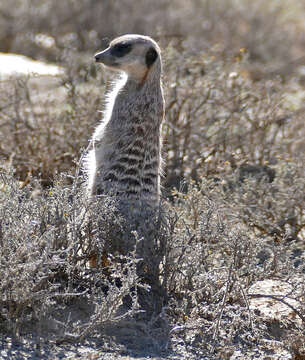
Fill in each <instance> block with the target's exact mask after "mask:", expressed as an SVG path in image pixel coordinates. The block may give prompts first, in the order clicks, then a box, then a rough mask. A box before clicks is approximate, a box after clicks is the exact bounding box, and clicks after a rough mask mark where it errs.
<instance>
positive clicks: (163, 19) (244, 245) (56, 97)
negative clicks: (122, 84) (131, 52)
mask: <svg viewBox="0 0 305 360" xmlns="http://www.w3.org/2000/svg"><path fill="white" fill-rule="evenodd" d="M39 4H43V5H44V6H42V5H39ZM39 4H38V3H37V4H36V3H35V2H31V4H30V5H29V4H28V5H29V6H25V2H24V4H23V2H19V1H15V5H16V6H15V7H13V6H8V3H6V2H3V4H1V6H0V29H1V34H6V35H5V40H6V42H5V43H4V42H2V41H0V44H1V46H2V47H3V48H2V49H0V50H2V51H14V52H22V53H25V54H27V55H31V56H35V57H40V58H44V59H47V60H52V61H55V60H56V61H58V62H60V64H61V65H62V66H64V67H65V69H66V72H65V75H63V76H61V77H58V78H57V79H48V78H30V79H25V78H18V79H16V78H12V79H8V80H5V81H4V80H2V81H1V82H0V87H1V98H0V160H1V169H0V171H1V172H0V253H1V254H0V278H1V281H0V293H1V297H0V305H1V306H0V330H1V332H2V333H3V334H9V335H12V336H14V337H15V338H16V339H17V340H18V339H19V340H20V339H22V338H27V337H29V335H31V336H32V337H33V338H34V340H35V342H36V343H37V344H39V343H42V342H43V340H44V339H52V340H53V341H54V342H57V343H63V342H64V343H66V342H70V343H77V342H80V341H85V340H86V339H89V338H90V339H97V340H99V341H103V339H106V338H107V339H108V340H109V339H111V340H109V341H111V342H112V344H118V343H120V344H121V346H123V347H124V348H125V349H129V350H130V351H134V349H135V348H137V349H139V348H141V346H142V348H143V347H145V348H146V349H148V348H149V349H150V350H149V351H151V352H150V353H149V354H152V353H159V354H160V353H162V351H163V352H167V354H170V352H171V351H172V350H175V351H176V353H179V351H180V350H181V349H182V348H183V349H186V350H185V351H187V352H188V354H189V356H193V358H206V359H219V358H224V359H226V358H228V359H229V358H231V357H232V356H233V355H234V356H235V357H234V358H238V356H241V357H240V358H245V357H247V356H248V357H250V356H252V355H253V354H256V356H258V357H259V356H263V355H265V354H266V353H268V354H271V355H272V354H281V353H283V354H284V353H285V354H286V353H287V354H288V355H287V357H286V358H287V359H288V358H289V356H290V358H294V359H301V358H302V356H303V355H302V354H303V352H304V351H303V350H304V349H303V347H302V345H303V342H302V339H303V338H304V330H303V328H304V319H305V313H304V308H305V303H304V301H305V300H304V299H305V288H304V283H305V282H304V277H305V255H304V254H305V246H304V241H305V195H304V188H305V180H304V175H305V171H304V161H303V158H304V136H305V131H304V126H303V123H304V106H303V103H304V74H303V75H302V66H300V65H302V63H301V59H302V56H301V54H302V50H304V35H302V34H304V32H302V31H301V30H302V28H301V20H298V19H302V17H301V16H300V15H299V17H298V14H304V8H302V5H301V4H299V2H295V1H290V2H289V4H290V6H291V10H290V11H291V12H287V11H286V9H285V6H284V5H285V4H286V3H284V2H282V1H277V2H275V1H270V2H268V5H266V4H265V2H262V1H259V2H255V4H254V3H253V2H250V1H228V2H226V4H227V6H226V7H224V6H223V1H220V0H219V1H208V0H202V1H200V6H199V8H198V6H197V5H198V4H197V3H196V2H195V1H194V2H191V4H190V7H189V8H188V11H185V10H186V9H185V5H183V3H182V2H180V1H178V0H177V1H176V10H175V11H173V9H172V7H171V6H170V4H169V2H167V1H160V7H159V9H160V10H158V11H151V15H150V16H146V17H145V21H142V22H141V21H138V22H137V21H134V20H136V19H138V18H139V17H140V16H143V14H144V13H145V14H149V13H150V10H151V7H150V5H147V4H146V3H145V4H146V5H145V4H144V3H143V4H141V5H140V6H139V8H137V9H136V12H135V13H133V12H132V11H133V10H134V7H133V5H132V4H131V2H130V1H127V0H126V1H123V2H121V3H120V11H121V10H122V9H124V16H126V18H125V20H124V21H123V20H122V21H121V25H120V26H121V28H120V31H119V32H120V33H124V32H141V33H146V34H149V35H152V36H155V37H156V38H157V39H158V40H159V41H160V42H161V44H163V54H164V58H165V69H164V85H165V90H166V104H167V109H166V123H165V124H164V127H163V134H164V145H163V153H164V159H165V164H164V178H163V187H164V190H163V194H164V199H163V202H162V206H161V208H160V209H159V210H158V212H157V213H154V214H152V213H151V212H149V211H147V210H146V209H142V210H143V211H140V212H139V213H137V215H136V216H133V215H132V216H130V217H125V218H124V217H122V216H121V215H119V213H118V211H117V204H116V203H115V202H114V201H113V200H112V199H107V198H103V199H99V201H93V202H88V201H87V200H86V197H85V195H84V189H83V186H82V184H83V182H84V181H85V179H84V178H83V174H82V171H81V168H80V167H79V165H80V163H79V159H80V157H81V155H82V153H83V152H84V151H85V149H86V147H87V144H88V139H89V137H90V134H91V133H92V131H93V128H94V126H95V125H96V123H97V122H98V121H99V119H100V117H101V114H100V113H99V111H100V110H102V107H103V95H104V93H105V91H107V89H106V85H105V84H106V80H107V79H105V75H104V73H103V71H102V69H100V68H98V69H97V68H96V67H95V65H94V64H92V61H91V58H92V54H93V53H94V51H95V50H97V49H98V48H99V47H100V41H102V40H105V38H111V37H113V35H117V34H118V30H117V28H113V24H114V21H113V19H115V18H116V17H117V14H118V11H119V9H118V8H117V6H118V5H117V4H116V2H113V3H111V4H112V5H111V4H108V5H106V3H105V2H99V1H93V0H88V1H85V2H81V3H80V2H79V3H75V2H73V1H72V2H71V1H67V2H63V3H62V4H61V5H60V6H59V8H58V7H57V5H58V4H57V5H56V9H55V8H54V6H55V5H54V4H55V3H54V2H52V1H43V2H39ZM89 8H90V9H91V11H90V12H89V11H88V9H89ZM9 9H10V10H9ZM68 9H69V11H68ZM86 9H87V10H86ZM92 9H93V10H94V11H93V10H92ZM37 11H38V13H39V14H40V16H39V18H37V17H36V15H35V14H36V13H37ZM159 11H161V13H160V12H159ZM99 12H100V13H107V14H109V16H107V22H106V23H103V25H101V24H100V21H99V20H100V16H98V17H97V18H95V17H96V16H97V14H98V13H99ZM131 13H133V15H132V16H131V15H130V14H131ZM20 14H22V15H23V18H24V21H23V22H22V24H21V25H20V26H22V27H23V28H22V29H23V30H25V29H28V31H26V32H25V31H23V32H17V31H13V30H12V29H14V27H13V28H12V29H11V28H10V27H9V26H8V21H7V19H17V18H18V17H19V16H20ZM77 14H78V15H79V14H82V16H81V17H79V16H78V17H77V16H76V15H77ZM92 14H93V15H92ZM181 14H183V16H182V15H181ZM54 15H56V16H54ZM292 15H293V16H294V20H295V21H294V23H292V20H291V19H292ZM47 16H48V17H50V21H45V19H46V17H47ZM53 16H54V17H53ZM55 18H56V19H55ZM75 18H78V19H79V21H78V22H75ZM156 19H160V23H159V24H160V25H159V26H160V28H159V30H158V32H157V33H155V28H156V26H155V23H156ZM190 19H191V20H190ZM34 20H35V21H34ZM55 20H56V21H57V22H54V21H55ZM29 24H31V27H29ZM62 24H65V25H64V26H63V25H62ZM80 29H82V31H80ZM38 35H40V37H39V36H38ZM42 35H43V36H42ZM47 39H49V40H48V41H49V43H48V44H50V46H49V47H46V43H47V42H46V40H47ZM88 51H90V55H88V54H87V52H88ZM90 56H91V57H90ZM88 219H89V220H88ZM122 244H128V246H129V247H128V248H127V246H125V245H124V246H123V245H122ZM122 248H123V249H122ZM264 280H277V281H281V283H283V284H286V285H287V288H288V289H289V291H287V293H283V294H281V296H280V295H274V294H273V293H269V294H268V293H267V294H266V293H264V294H257V293H256V294H255V293H252V292H251V291H250V289H251V288H252V286H253V285H254V284H256V283H257V282H259V281H264ZM255 297H256V298H268V299H272V300H273V301H274V302H275V303H276V302H278V303H281V304H286V306H287V307H288V308H289V309H290V310H291V313H289V316H287V317H286V318H285V319H283V318H281V319H280V320H279V319H277V318H274V319H270V318H265V317H264V315H263V313H262V312H261V311H260V310H259V309H255V308H253V306H252V301H253V299H254V298H255ZM292 300H293V301H294V302H291V301H292ZM124 329H125V332H124ZM126 329H127V330H126ZM131 329H132V330H131ZM143 339H145V340H143ZM143 351H144V350H143ZM283 358H285V357H284V355H283Z"/></svg>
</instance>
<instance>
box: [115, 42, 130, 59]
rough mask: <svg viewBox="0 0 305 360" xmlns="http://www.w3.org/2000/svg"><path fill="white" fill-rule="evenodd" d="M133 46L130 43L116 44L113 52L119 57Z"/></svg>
mask: <svg viewBox="0 0 305 360" xmlns="http://www.w3.org/2000/svg"><path fill="white" fill-rule="evenodd" d="M131 48H132V46H131V44H128V43H120V44H115V45H114V46H113V48H112V49H111V54H112V55H114V56H117V57H123V56H125V55H127V54H128V53H129V52H130V51H131Z"/></svg>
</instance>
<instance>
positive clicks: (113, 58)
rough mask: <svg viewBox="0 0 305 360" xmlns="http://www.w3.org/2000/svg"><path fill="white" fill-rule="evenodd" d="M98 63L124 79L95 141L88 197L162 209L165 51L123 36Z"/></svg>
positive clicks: (98, 56)
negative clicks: (160, 201) (143, 204)
mask: <svg viewBox="0 0 305 360" xmlns="http://www.w3.org/2000/svg"><path fill="white" fill-rule="evenodd" d="M95 59H96V62H97V63H101V64H103V65H104V66H105V67H106V69H111V70H114V71H116V72H119V75H120V76H119V77H118V78H117V80H116V82H115V85H114V87H113V89H112V91H111V92H110V93H109V95H108V98H107V103H106V107H105V111H104V116H103V120H102V122H101V123H100V124H99V125H98V126H97V128H96V130H95V132H94V134H93V137H92V140H91V143H92V149H91V150H90V152H89V154H88V157H87V172H88V192H89V196H94V195H102V194H109V195H113V196H115V197H116V198H118V199H122V200H128V201H129V200H136V201H145V202H148V203H151V204H155V205H158V203H159V200H160V172H161V124H162V121H163V118H164V97H163V90H162V83H161V75H162V62H161V51H160V48H159V46H158V44H157V43H156V42H155V41H154V40H153V39H151V38H150V37H148V36H143V35H124V36H120V37H118V38H116V39H114V40H113V41H112V42H111V43H110V45H109V47H108V48H107V49H106V50H104V51H102V52H99V53H97V54H96V55H95Z"/></svg>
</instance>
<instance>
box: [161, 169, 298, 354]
mask: <svg viewBox="0 0 305 360" xmlns="http://www.w3.org/2000/svg"><path fill="white" fill-rule="evenodd" d="M286 170H287V172H288V173H291V172H292V169H291V167H290V168H289V167H288V168H287V169H286ZM294 171H295V172H296V173H297V169H294ZM296 173H295V174H296ZM288 177H289V176H288ZM286 181H287V173H285V172H283V173H278V174H277V180H276V184H274V185H271V184H268V183H266V182H265V181H264V179H261V181H258V180H257V179H254V178H251V177H250V178H249V179H248V180H247V181H245V184H243V183H240V181H239V178H238V176H235V187H234V188H230V189H229V188H228V187H227V186H226V185H227V182H226V181H225V179H224V180H223V182H222V183H218V182H217V183H215V181H213V180H212V181H208V180H205V181H203V182H202V183H201V184H200V185H196V184H195V183H193V184H192V185H190V187H189V190H188V193H186V194H185V193H175V197H174V198H175V200H174V204H173V206H172V208H171V211H170V213H169V220H168V221H169V237H170V239H169V240H168V244H169V251H168V254H167V257H166V258H165V265H164V273H163V276H164V281H165V284H166V287H167V290H168V293H169V314H170V316H171V319H175V326H173V328H172V333H173V335H172V336H173V338H174V339H176V341H181V339H183V341H184V342H185V343H186V344H189V345H190V346H192V347H193V348H196V353H197V355H198V356H199V355H201V356H203V355H205V356H207V355H208V354H209V356H212V354H213V355H214V356H215V358H219V356H221V355H220V354H221V353H222V351H223V350H224V349H227V348H228V346H229V347H230V346H233V347H234V348H236V345H237V344H239V345H238V346H241V349H243V350H242V353H244V352H246V351H249V350H250V349H252V350H254V349H256V350H257V351H263V349H264V348H265V345H264V339H266V338H269V339H276V340H277V341H282V340H283V339H287V338H288V337H289V336H290V335H291V334H294V335H297V334H299V335H300V334H301V333H300V329H301V328H300V324H299V323H297V322H295V321H294V320H293V319H287V322H286V323H285V324H284V323H283V322H278V323H276V324H273V325H272V324H271V323H268V321H267V322H266V321H265V320H264V321H263V320H262V318H261V317H260V314H259V312H257V313H255V312H252V311H250V309H249V301H250V297H251V296H250V295H249V294H248V289H249V288H250V286H251V285H253V284H254V283H255V282H257V281H259V280H263V279H279V280H282V281H284V282H287V283H289V284H291V285H292V288H293V290H292V292H291V293H290V294H289V296H290V297H291V298H294V299H296V300H297V302H298V303H299V307H298V309H299V310H300V312H299V313H298V315H297V316H300V320H301V322H302V321H303V322H304V319H305V317H304V311H303V310H302V309H304V298H303V296H304V286H303V282H304V271H305V267H304V264H305V263H304V257H303V256H302V253H304V214H305V211H304V210H305V201H304V200H305V199H304V195H302V191H303V190H302V189H304V180H303V178H299V177H295V178H293V180H292V182H293V183H290V185H291V189H289V190H287V183H286ZM271 187H273V191H275V193H276V195H275V196H272V189H271ZM275 187H276V188H277V190H274V188H275ZM290 191H291V192H290ZM294 193H295V197H294V196H293V194H294ZM296 203H297V206H296ZM291 209H296V212H297V215H296V217H295V221H296V222H297V225H296V226H297V227H298V228H299V229H300V228H302V229H303V231H302V232H301V231H300V232H299V233H298V234H297V235H296V234H295V237H294V238H293V240H292V239H291V238H290V241H287V240H288V235H287V232H288V233H289V230H287V229H286V228H285V229H286V230H285V229H283V228H284V226H283V228H281V230H280V231H278V232H276V237H275V236H274V231H273V230H274V228H276V229H278V228H279V226H277V225H276V224H277V222H278V219H283V218H282V217H283V216H284V214H283V213H284V212H285V211H286V215H288V214H289V211H291ZM296 219H297V220H296ZM285 220H287V216H286V218H285ZM283 222H285V221H283ZM271 223H272V224H273V226H272V229H271V230H272V231H271V230H270V225H271ZM281 224H282V223H281ZM286 225H287V226H288V227H289V224H288V220H287V221H286V223H285V226H286ZM296 254H298V255H296ZM278 301H281V299H278ZM234 344H235V345H234ZM262 353H264V351H263V352H262ZM211 358H214V357H213V356H212V357H211Z"/></svg>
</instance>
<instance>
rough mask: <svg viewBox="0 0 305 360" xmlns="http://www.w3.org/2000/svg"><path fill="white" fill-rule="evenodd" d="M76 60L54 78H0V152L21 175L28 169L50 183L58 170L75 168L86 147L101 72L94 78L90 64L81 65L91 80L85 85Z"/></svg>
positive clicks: (26, 174)
mask: <svg viewBox="0 0 305 360" xmlns="http://www.w3.org/2000/svg"><path fill="white" fill-rule="evenodd" d="M66 56H67V58H69V56H72V54H71V53H70V54H69V55H66ZM73 65H74V66H73ZM77 66H79V64H77V65H76V64H75V63H74V64H73V62H72V64H70V68H68V69H67V72H66V75H65V76H63V77H62V78H58V79H49V78H48V77H47V78H44V77H40V78H24V77H22V78H18V79H11V80H7V81H3V82H2V83H1V90H2V98H1V100H0V126H1V130H2V131H1V135H0V138H1V144H0V157H1V162H2V164H3V165H4V164H6V167H9V166H12V167H13V168H14V171H15V175H16V177H17V178H19V179H20V180H23V181H25V180H27V179H28V178H29V176H30V175H33V176H35V177H37V178H40V179H41V180H42V181H43V183H44V184H45V185H50V184H51V183H52V181H53V179H54V176H55V175H56V174H57V173H60V172H70V173H71V172H73V171H75V168H76V165H77V163H78V161H79V158H80V155H81V152H82V151H83V149H84V148H86V147H87V145H88V139H89V134H90V133H92V132H93V125H95V124H96V123H97V121H98V119H99V118H100V116H101V115H100V113H99V111H98V110H99V109H100V107H101V105H100V102H101V95H100V91H101V89H103V80H102V77H103V73H102V72H101V73H100V74H99V76H98V77H97V78H96V79H95V80H93V79H92V77H90V68H89V67H87V68H86V67H84V66H83V72H85V73H84V74H83V77H85V76H88V77H89V78H90V79H91V80H92V81H91V83H90V84H89V85H88V86H86V84H87V83H88V82H85V83H84V81H82V80H80V77H81V72H80V71H79V68H77ZM76 74H77V75H76ZM77 81H78V83H77ZM92 83H95V86H94V85H93V84H92ZM97 84H98V85H97Z"/></svg>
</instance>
